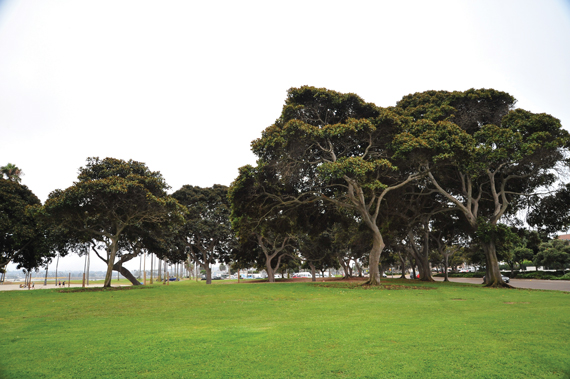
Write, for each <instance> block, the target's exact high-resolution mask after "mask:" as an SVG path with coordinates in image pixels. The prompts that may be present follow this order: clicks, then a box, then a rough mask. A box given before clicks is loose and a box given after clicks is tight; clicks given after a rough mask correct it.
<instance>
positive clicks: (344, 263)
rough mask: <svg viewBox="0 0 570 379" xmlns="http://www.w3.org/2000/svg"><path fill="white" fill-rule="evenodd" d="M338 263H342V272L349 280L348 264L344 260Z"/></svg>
mask: <svg viewBox="0 0 570 379" xmlns="http://www.w3.org/2000/svg"><path fill="white" fill-rule="evenodd" d="M338 262H339V263H340V266H341V267H342V271H344V277H345V278H349V277H350V274H349V272H348V265H347V264H346V262H345V261H344V259H342V258H340V259H339V260H338Z"/></svg>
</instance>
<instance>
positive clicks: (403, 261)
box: [398, 249, 406, 279]
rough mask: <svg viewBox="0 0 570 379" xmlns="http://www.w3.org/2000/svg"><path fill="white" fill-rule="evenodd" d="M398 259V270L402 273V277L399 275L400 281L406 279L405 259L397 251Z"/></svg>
mask: <svg viewBox="0 0 570 379" xmlns="http://www.w3.org/2000/svg"><path fill="white" fill-rule="evenodd" d="M398 257H399V258H400V269H401V271H402V275H400V279H406V257H403V258H402V253H401V252H400V251H399V249H398Z"/></svg>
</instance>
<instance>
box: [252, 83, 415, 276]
mask: <svg viewBox="0 0 570 379" xmlns="http://www.w3.org/2000/svg"><path fill="white" fill-rule="evenodd" d="M401 122H402V121H401V118H400V117H399V116H398V115H397V114H396V113H394V112H392V111H390V110H388V109H382V108H379V107H377V106H375V105H374V104H371V103H366V102H364V101H363V100H362V99H361V98H360V97H358V96H357V95H355V94H342V93H338V92H335V91H329V90H326V89H323V88H314V87H307V86H305V87H301V88H291V89H290V90H289V91H288V94H287V99H286V101H285V106H284V107H283V111H282V113H281V116H280V117H279V119H277V121H276V122H275V124H273V125H271V126H270V127H268V128H267V129H265V131H264V132H263V134H262V137H261V138H260V139H258V140H255V141H254V142H253V143H252V149H253V152H254V153H255V154H256V155H257V156H258V157H259V164H258V166H259V168H262V169H266V170H270V171H271V172H272V173H273V175H274V177H276V178H278V179H279V180H280V182H281V184H282V186H283V187H285V188H286V189H287V190H286V191H285V192H281V193H279V194H278V195H276V196H277V197H279V200H280V201H281V202H282V205H283V206H284V207H286V206H290V205H295V204H303V203H306V202H310V201H315V200H317V199H318V200H321V201H327V202H331V203H333V204H335V205H336V206H338V207H341V208H346V209H350V210H352V211H354V212H356V214H357V215H358V220H359V222H361V223H362V224H364V225H366V227H367V228H369V229H370V231H371V234H372V239H373V243H372V248H371V250H370V253H369V261H370V279H369V284H372V285H377V284H379V283H380V272H379V261H380V254H381V252H382V249H383V248H384V245H385V244H384V240H383V237H382V233H381V231H380V229H379V227H378V217H379V212H380V208H381V205H382V200H383V198H384V197H385V196H386V194H387V193H388V192H390V191H393V190H396V189H398V188H400V187H401V186H403V185H405V184H407V183H409V182H411V181H413V180H414V179H416V178H417V177H419V176H421V175H423V173H418V172H413V173H410V172H408V171H407V170H406V167H405V164H406V162H405V161H397V162H396V161H394V160H393V159H392V157H393V155H394V154H393V152H392V151H391V149H390V144H391V141H392V138H393V135H394V133H395V131H396V130H398V127H399V125H400V123H401ZM267 195H268V196H271V195H272V194H271V193H270V191H268V193H267Z"/></svg>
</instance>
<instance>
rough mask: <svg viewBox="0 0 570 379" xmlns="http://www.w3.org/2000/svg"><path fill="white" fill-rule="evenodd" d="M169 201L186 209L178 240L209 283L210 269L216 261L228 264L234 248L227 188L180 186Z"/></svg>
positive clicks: (220, 186)
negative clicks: (198, 263) (201, 268)
mask: <svg viewBox="0 0 570 379" xmlns="http://www.w3.org/2000/svg"><path fill="white" fill-rule="evenodd" d="M172 197H173V198H175V199H177V200H178V201H179V203H180V204H182V205H183V206H185V207H186V209H187V213H186V216H185V223H184V226H183V228H182V230H180V231H179V238H180V239H181V241H182V244H183V246H186V247H188V253H190V254H192V256H193V257H194V260H195V261H196V262H200V264H201V265H202V266H203V267H204V269H205V270H206V275H207V282H208V283H210V282H211V269H210V265H211V264H214V263H216V261H220V262H222V261H224V262H228V261H229V258H230V253H231V252H232V250H233V249H235V247H236V238H235V235H234V233H233V231H232V230H231V224H230V204H229V200H228V187H226V186H223V185H219V184H215V185H214V186H213V187H210V188H202V187H197V186H191V185H184V186H182V188H180V189H179V190H178V191H176V192H175V193H173V194H172Z"/></svg>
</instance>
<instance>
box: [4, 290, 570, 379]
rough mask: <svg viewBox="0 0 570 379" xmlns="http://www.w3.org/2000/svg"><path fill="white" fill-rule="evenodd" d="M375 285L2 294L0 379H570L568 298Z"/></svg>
mask: <svg viewBox="0 0 570 379" xmlns="http://www.w3.org/2000/svg"><path fill="white" fill-rule="evenodd" d="M384 283H385V284H386V285H388V287H387V288H391V289H364V288H362V287H356V286H354V285H353V284H350V283H317V284H316V285H315V284H312V283H310V282H309V283H307V282H304V283H275V284H270V283H243V282H242V283H241V284H237V283H236V282H222V281H219V282H214V284H212V285H209V286H207V285H205V284H204V283H203V282H198V283H196V282H191V281H186V282H178V283H172V284H171V285H169V286H163V285H160V284H157V285H154V286H146V287H145V288H134V289H129V290H118V291H99V292H70V293H62V292H58V291H57V290H34V291H13V292H0V302H1V304H2V306H1V309H0V331H1V335H2V338H1V340H0V346H1V353H0V378H570V294H569V293H564V292H555V291H536V290H505V289H486V288H481V287H479V286H474V285H461V284H452V283H428V284H421V283H417V282H412V281H409V280H408V281H406V280H390V279H388V280H384ZM390 286H392V287H390ZM398 286H407V287H398Z"/></svg>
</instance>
